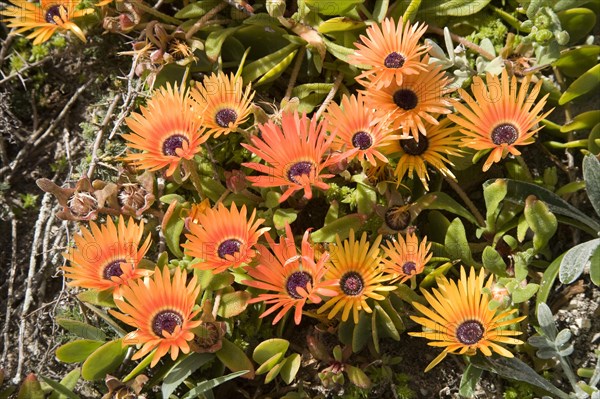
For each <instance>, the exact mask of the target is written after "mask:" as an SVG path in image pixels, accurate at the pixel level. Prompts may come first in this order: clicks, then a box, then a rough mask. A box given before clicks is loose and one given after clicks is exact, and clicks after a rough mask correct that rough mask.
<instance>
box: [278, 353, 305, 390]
mask: <svg viewBox="0 0 600 399" xmlns="http://www.w3.org/2000/svg"><path fill="white" fill-rule="evenodd" d="M301 363H302V356H300V355H299V354H297V353H293V354H291V355H290V356H288V357H286V358H285V361H284V362H283V366H282V367H281V370H280V371H279V375H281V378H282V379H283V381H284V382H285V383H286V384H288V385H290V384H291V383H292V381H294V378H296V374H298V370H300V364H301Z"/></svg>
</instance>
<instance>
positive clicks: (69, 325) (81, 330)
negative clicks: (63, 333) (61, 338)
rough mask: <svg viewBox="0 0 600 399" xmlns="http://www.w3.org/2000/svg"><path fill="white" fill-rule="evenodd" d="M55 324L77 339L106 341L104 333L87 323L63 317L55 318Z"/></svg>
mask: <svg viewBox="0 0 600 399" xmlns="http://www.w3.org/2000/svg"><path fill="white" fill-rule="evenodd" d="M56 323H57V324H58V325H59V326H61V327H62V328H64V329H65V330H67V331H69V332H72V333H73V334H75V335H77V336H78V337H81V338H85V339H91V340H95V341H106V334H105V333H104V331H102V330H101V329H99V328H97V327H94V326H91V325H89V324H87V323H84V322H81V321H77V320H71V319H65V318H63V317H57V318H56Z"/></svg>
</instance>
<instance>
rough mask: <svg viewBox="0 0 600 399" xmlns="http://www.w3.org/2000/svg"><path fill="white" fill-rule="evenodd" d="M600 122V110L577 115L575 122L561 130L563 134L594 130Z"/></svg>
mask: <svg viewBox="0 0 600 399" xmlns="http://www.w3.org/2000/svg"><path fill="white" fill-rule="evenodd" d="M598 65H599V66H600V64H598ZM599 120H600V110H594V111H587V112H583V113H581V114H579V115H577V116H576V117H575V118H573V120H572V121H571V122H569V123H567V124H566V125H564V126H563V127H561V128H560V131H561V133H568V132H572V131H574V130H588V129H592V128H593V127H594V126H596V125H597V124H598V121H599Z"/></svg>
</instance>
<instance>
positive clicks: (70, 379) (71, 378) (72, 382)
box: [42, 367, 81, 399]
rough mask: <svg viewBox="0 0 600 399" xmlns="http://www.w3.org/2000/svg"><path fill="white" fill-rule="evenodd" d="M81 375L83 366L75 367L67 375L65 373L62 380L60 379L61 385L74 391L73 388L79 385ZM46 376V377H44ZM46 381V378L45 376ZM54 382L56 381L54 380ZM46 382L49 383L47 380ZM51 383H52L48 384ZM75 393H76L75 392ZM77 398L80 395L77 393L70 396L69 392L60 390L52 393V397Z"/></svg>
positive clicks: (59, 398)
mask: <svg viewBox="0 0 600 399" xmlns="http://www.w3.org/2000/svg"><path fill="white" fill-rule="evenodd" d="M79 377H81V368H79V367H77V368H74V369H73V370H71V371H69V372H68V373H67V375H65V376H64V377H63V379H62V380H60V385H61V386H62V387H64V388H66V389H67V390H68V391H69V392H71V393H73V392H72V391H73V389H75V386H76V385H77V382H78V381H79ZM42 378H44V377H42ZM44 381H45V378H44ZM53 382H54V381H53ZM46 383H48V382H47V381H46ZM48 385H50V384H48ZM73 395H75V394H73ZM67 398H69V399H75V398H77V399H78V398H79V396H77V395H75V396H74V397H71V396H69V394H68V393H66V392H58V390H57V391H54V392H52V393H51V394H50V399H67Z"/></svg>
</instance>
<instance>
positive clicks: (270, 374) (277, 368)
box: [257, 363, 283, 384]
mask: <svg viewBox="0 0 600 399" xmlns="http://www.w3.org/2000/svg"><path fill="white" fill-rule="evenodd" d="M282 367H283V363H278V364H275V365H274V366H273V368H271V370H269V372H268V373H267V375H266V376H265V384H268V383H270V382H271V381H273V380H274V379H275V377H277V376H278V375H279V372H280V371H281V368H282ZM257 374H258V370H257Z"/></svg>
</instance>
